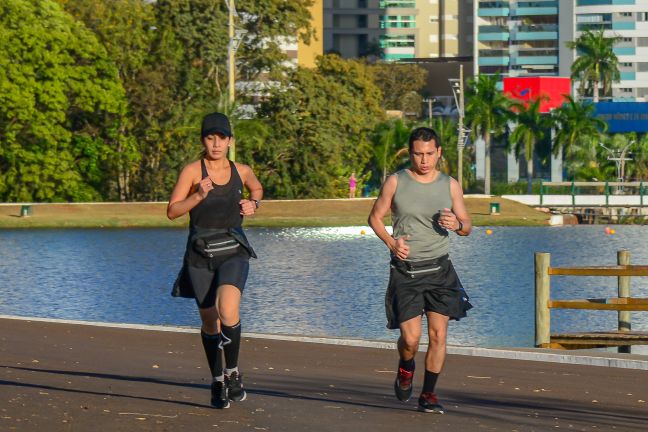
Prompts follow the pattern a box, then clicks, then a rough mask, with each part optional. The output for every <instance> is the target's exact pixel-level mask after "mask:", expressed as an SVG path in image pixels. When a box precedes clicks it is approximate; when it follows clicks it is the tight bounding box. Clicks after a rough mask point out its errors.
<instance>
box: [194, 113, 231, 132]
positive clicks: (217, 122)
mask: <svg viewBox="0 0 648 432" xmlns="http://www.w3.org/2000/svg"><path fill="white" fill-rule="evenodd" d="M215 133H222V134H223V135H225V136H227V137H231V136H232V127H231V126H230V122H229V119H228V118H227V116H226V115H225V114H222V113H219V112H214V113H211V114H207V115H206V116H205V118H203V121H202V128H201V130H200V137H201V138H205V137H206V136H208V135H213V134H215Z"/></svg>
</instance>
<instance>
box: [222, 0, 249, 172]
mask: <svg viewBox="0 0 648 432" xmlns="http://www.w3.org/2000/svg"><path fill="white" fill-rule="evenodd" d="M234 2H235V0H225V4H226V5H227V10H228V22H229V26H228V33H229V43H228V44H227V76H228V79H227V84H228V92H229V102H230V106H232V105H233V104H234V101H235V100H236V95H235V92H236V87H235V84H236V59H235V55H236V51H237V50H238V47H239V45H240V44H241V41H242V40H243V37H244V36H245V34H246V33H247V30H245V29H242V28H236V27H235V25H234V17H237V16H238V13H237V12H236V5H235V4H234ZM230 159H231V160H232V161H235V160H236V139H235V138H232V141H231V143H230Z"/></svg>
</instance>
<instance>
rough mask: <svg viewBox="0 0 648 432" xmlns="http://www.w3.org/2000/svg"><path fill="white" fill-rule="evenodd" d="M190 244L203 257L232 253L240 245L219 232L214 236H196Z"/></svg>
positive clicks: (236, 250)
mask: <svg viewBox="0 0 648 432" xmlns="http://www.w3.org/2000/svg"><path fill="white" fill-rule="evenodd" d="M191 246H192V248H193V250H194V251H196V252H197V253H199V254H200V255H202V256H203V257H205V258H214V257H217V256H223V255H231V254H234V253H236V252H238V250H239V247H240V246H241V245H240V243H239V242H238V241H236V240H235V239H234V238H232V237H231V236H229V235H225V236H224V235H222V234H221V235H218V236H215V237H214V236H212V237H197V238H195V239H194V241H193V243H192V245H191Z"/></svg>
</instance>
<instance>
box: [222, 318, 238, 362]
mask: <svg viewBox="0 0 648 432" xmlns="http://www.w3.org/2000/svg"><path fill="white" fill-rule="evenodd" d="M221 333H222V335H223V352H224V353H225V367H227V368H228V369H234V368H235V367H237V366H238V356H239V349H240V347H241V321H239V322H238V323H237V324H236V325H233V326H232V327H229V326H226V325H224V324H222V325H221Z"/></svg>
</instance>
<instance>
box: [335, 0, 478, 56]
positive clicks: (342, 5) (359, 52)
mask: <svg viewBox="0 0 648 432" xmlns="http://www.w3.org/2000/svg"><path fill="white" fill-rule="evenodd" d="M472 11H473V1H472V0H463V1H456V0H454V1H451V0H324V51H325V52H337V53H339V54H340V55H341V56H342V57H345V58H356V57H363V56H371V55H375V56H381V57H382V58H384V59H385V60H387V61H396V60H403V59H412V58H438V57H459V56H466V55H468V56H469V55H471V53H472V42H473V41H472V29H473V23H472V21H473V16H472Z"/></svg>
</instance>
